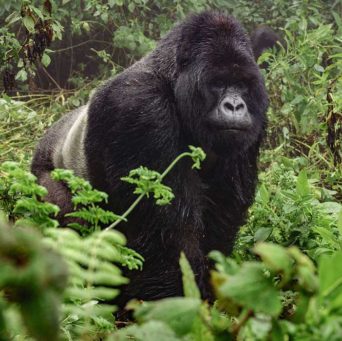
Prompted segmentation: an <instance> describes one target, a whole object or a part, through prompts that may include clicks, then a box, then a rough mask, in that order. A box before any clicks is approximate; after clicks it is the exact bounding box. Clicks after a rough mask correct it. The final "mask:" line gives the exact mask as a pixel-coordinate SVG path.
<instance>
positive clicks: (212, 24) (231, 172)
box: [32, 12, 268, 305]
mask: <svg viewBox="0 0 342 341" xmlns="http://www.w3.org/2000/svg"><path fill="white" fill-rule="evenodd" d="M267 105H268V99H267V94H266V90H265V87H264V82H263V79H262V77H261V75H260V72H259V69H258V66H257V65H256V63H255V61H254V57H253V52H252V48H251V44H250V40H249V38H248V37H247V35H246V33H245V31H244V30H243V28H242V27H241V26H240V24H239V23H238V22H237V21H236V20H235V19H233V18H232V17H229V16H226V15H223V14H218V13H212V12H205V13H201V14H198V15H194V16H191V17H189V18H188V19H187V20H185V21H184V22H182V23H180V24H178V25H177V26H176V27H174V28H173V29H172V30H171V31H170V32H169V33H168V34H167V35H166V36H165V37H164V38H163V39H162V40H161V41H160V42H159V44H158V46H157V48H156V49H155V50H154V51H152V52H151V53H150V54H149V55H147V56H146V57H145V58H143V59H142V60H140V61H139V62H137V63H135V64H134V65H132V66H131V67H130V68H128V69H127V70H125V71H124V72H122V73H121V74H120V75H118V76H117V77H115V78H114V79H111V80H109V81H108V82H107V83H105V84H104V85H103V86H102V87H100V88H99V89H98V90H97V91H96V92H95V94H94V95H93V96H92V98H91V99H90V101H89V103H88V104H87V105H86V106H85V107H82V108H80V109H78V110H75V111H73V112H71V113H69V114H68V115H66V116H64V117H63V118H62V119H61V120H60V121H59V122H57V123H56V124H55V125H54V126H52V128H50V130H49V131H48V132H47V134H46V135H45V137H44V138H43V139H42V141H41V142H40V144H39V145H38V147H37V150H36V153H35V156H34V159H33V163H32V171H33V173H34V174H36V175H37V176H38V179H39V181H40V183H41V184H43V185H45V186H46V187H47V189H48V191H49V194H48V197H47V200H49V201H51V202H54V203H56V204H57V205H59V206H60V207H61V215H60V217H59V218H60V221H61V223H62V224H64V223H65V219H64V218H63V215H64V214H65V213H67V212H69V211H71V210H72V206H71V203H70V193H69V191H68V190H67V188H66V187H65V186H64V185H63V184H60V183H55V182H53V181H52V180H51V178H50V176H49V172H50V171H51V170H52V169H54V168H56V167H66V168H70V169H73V170H74V171H75V172H76V174H78V175H81V176H83V177H85V178H87V179H88V180H89V181H90V182H91V184H92V185H93V186H94V187H96V188H97V189H99V190H102V191H105V192H107V193H108V194H109V203H108V206H109V208H110V209H112V210H113V211H114V212H116V213H119V214H120V213H122V212H124V211H125V210H126V209H127V208H128V207H129V205H130V204H131V203H132V202H133V200H134V199H135V196H134V195H133V194H132V188H131V187H130V185H128V184H127V183H123V182H121V181H120V178H121V177H122V176H125V175H127V174H128V172H129V171H130V170H131V169H133V168H136V167H138V166H140V165H144V166H147V167H149V168H150V169H155V170H158V171H162V170H164V169H165V168H166V166H167V165H168V164H169V163H170V162H171V161H172V160H173V159H174V158H175V157H176V156H177V155H179V154H180V153H181V152H183V151H185V150H187V149H188V147H187V146H188V145H189V144H192V145H195V146H200V147H202V148H203V149H204V150H205V152H206V153H207V159H206V160H205V162H204V163H203V167H202V170H200V171H195V170H192V169H191V166H190V164H189V162H188V161H187V160H183V161H182V162H181V163H180V164H178V165H177V166H176V168H175V169H174V170H173V172H172V173H171V174H170V175H169V176H168V178H167V179H165V183H166V184H167V185H168V186H170V187H171V188H172V189H173V191H174V194H175V199H174V200H173V202H172V203H171V204H170V205H167V206H162V207H161V206H156V205H155V204H154V202H153V200H152V199H149V198H146V199H144V200H143V201H142V202H141V203H140V205H139V206H138V207H137V208H136V209H135V211H133V212H132V214H131V215H130V217H129V221H128V222H126V223H122V224H121V230H122V231H123V232H124V233H125V235H126V236H127V239H128V245H129V246H130V247H132V248H133V249H135V250H137V251H138V252H139V253H140V254H142V255H143V256H144V258H145V263H144V269H143V271H141V272H140V271H131V272H128V271H127V272H126V275H127V276H128V277H129V278H130V280H131V281H130V284H129V285H127V286H126V287H125V288H123V290H122V294H121V296H120V302H119V304H120V305H123V304H124V303H125V302H126V301H127V300H128V299H130V298H133V297H134V298H138V299H143V300H151V299H158V298H162V297H168V296H175V295H181V294H182V287H181V275H180V271H179V266H178V259H179V254H180V252H181V251H182V250H183V251H184V252H185V254H186V256H187V257H188V259H189V261H190V263H191V265H192V268H193V270H194V273H195V275H196V280H197V283H198V285H199V287H200V289H201V292H202V295H203V297H204V298H209V297H210V289H209V286H208V278H207V276H208V267H209V262H208V259H207V254H208V252H209V251H210V250H213V249H216V250H220V251H222V252H224V253H225V254H228V253H229V252H230V251H231V248H232V246H233V243H234V239H235V236H236V233H237V231H238V228H239V226H241V225H242V224H243V223H244V221H245V218H246V212H247V209H248V207H249V206H250V205H251V203H252V201H253V198H254V192H255V186H256V181H257V164H256V162H257V157H258V150H259V146H260V142H261V140H262V137H263V135H264V130H265V126H266V118H265V112H266V109H267Z"/></svg>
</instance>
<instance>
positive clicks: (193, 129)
mask: <svg viewBox="0 0 342 341" xmlns="http://www.w3.org/2000/svg"><path fill="white" fill-rule="evenodd" d="M176 58H177V75H178V77H177V80H176V84H175V97H176V101H177V106H178V109H179V112H180V115H182V116H183V117H184V119H183V120H184V122H185V123H186V124H187V125H188V127H187V128H188V130H189V133H190V134H191V135H192V136H193V138H194V139H195V141H194V142H193V143H195V144H196V143H197V144H199V145H201V146H203V147H204V148H205V149H207V150H212V151H213V152H215V153H217V154H220V155H222V154H224V153H227V152H229V153H232V152H236V151H237V152H243V151H244V150H246V149H247V148H248V147H249V146H251V145H252V144H253V143H255V142H256V141H257V140H258V139H260V136H261V134H262V131H263V128H264V126H265V121H266V119H265V116H264V114H265V111H266V109H267V104H268V101H267V94H266V90H265V87H264V83H263V80H262V77H261V75H260V72H259V68H258V66H257V64H256V63H255V60H254V56H253V52H252V49H251V45H250V41H249V38H248V36H247V35H246V33H245V31H244V30H243V29H242V27H241V26H240V25H239V23H238V22H237V21H236V20H234V19H233V18H232V17H227V16H225V15H221V14H213V13H204V14H202V15H200V16H194V17H192V18H190V19H189V20H188V21H187V22H185V23H184V24H183V28H182V33H181V41H180V44H179V45H178V46H177V56H176Z"/></svg>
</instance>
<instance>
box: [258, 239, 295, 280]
mask: <svg viewBox="0 0 342 341" xmlns="http://www.w3.org/2000/svg"><path fill="white" fill-rule="evenodd" d="M254 252H255V253H256V254H257V255H258V256H260V257H261V259H262V260H263V262H264V263H265V265H266V266H267V267H268V268H269V269H270V270H272V271H275V272H280V273H282V274H283V276H284V280H285V282H286V281H287V280H288V279H289V278H290V277H291V271H292V264H293V261H292V259H291V257H290V255H289V254H288V253H287V251H286V249H284V248H283V247H281V246H279V245H276V244H266V243H258V244H257V245H256V246H255V247H254Z"/></svg>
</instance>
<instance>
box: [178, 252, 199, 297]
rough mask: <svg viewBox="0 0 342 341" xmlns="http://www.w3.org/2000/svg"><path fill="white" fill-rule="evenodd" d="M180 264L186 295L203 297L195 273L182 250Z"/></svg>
mask: <svg viewBox="0 0 342 341" xmlns="http://www.w3.org/2000/svg"><path fill="white" fill-rule="evenodd" d="M179 265H180V268H181V270H182V279H183V291H184V296H185V297H192V298H198V299H200V298H201V293H200V291H199V289H198V287H197V284H196V281H195V276H194V273H193V271H192V269H191V265H190V263H189V261H188V260H187V258H186V256H185V254H184V252H181V256H180V260H179Z"/></svg>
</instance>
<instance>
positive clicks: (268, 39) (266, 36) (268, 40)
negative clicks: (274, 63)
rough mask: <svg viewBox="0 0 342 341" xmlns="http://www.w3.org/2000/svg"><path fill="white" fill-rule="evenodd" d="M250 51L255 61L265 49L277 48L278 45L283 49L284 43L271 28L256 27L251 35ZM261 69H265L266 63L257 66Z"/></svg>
mask: <svg viewBox="0 0 342 341" xmlns="http://www.w3.org/2000/svg"><path fill="white" fill-rule="evenodd" d="M251 41H252V49H253V52H254V57H255V59H256V60H258V58H259V57H260V56H261V55H262V54H263V52H265V51H266V50H267V49H271V48H273V47H276V48H279V47H280V45H282V46H284V47H285V41H284V39H282V38H281V37H280V36H279V35H278V34H277V33H276V32H275V31H273V29H272V28H270V27H269V26H266V25H260V26H258V27H257V28H256V29H255V30H254V31H253V32H252V33H251ZM259 66H260V68H262V69H267V67H268V63H267V62H264V63H262V64H260V65H259Z"/></svg>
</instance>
